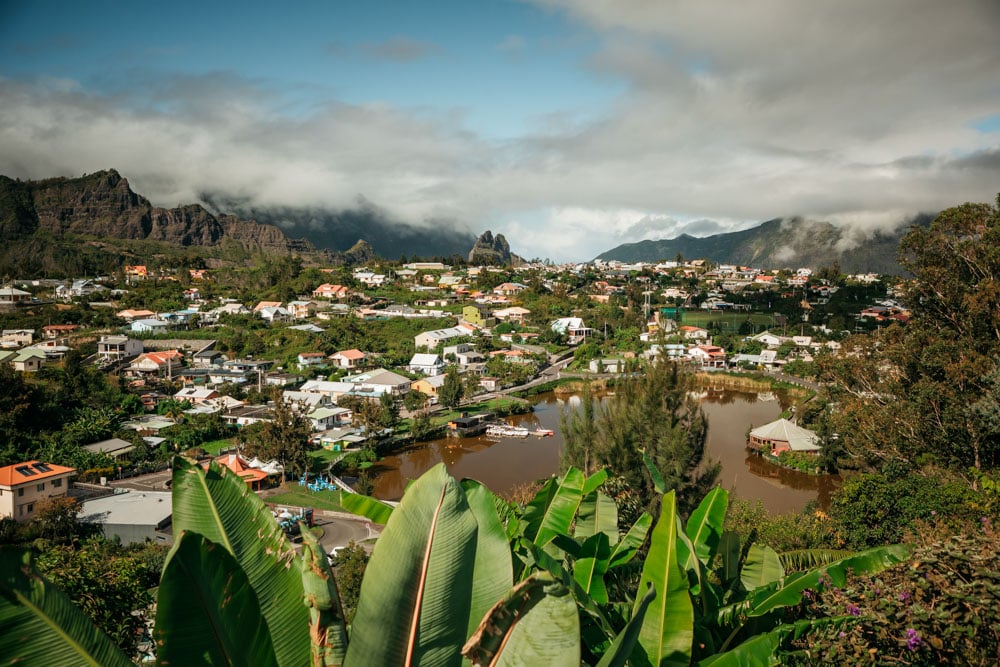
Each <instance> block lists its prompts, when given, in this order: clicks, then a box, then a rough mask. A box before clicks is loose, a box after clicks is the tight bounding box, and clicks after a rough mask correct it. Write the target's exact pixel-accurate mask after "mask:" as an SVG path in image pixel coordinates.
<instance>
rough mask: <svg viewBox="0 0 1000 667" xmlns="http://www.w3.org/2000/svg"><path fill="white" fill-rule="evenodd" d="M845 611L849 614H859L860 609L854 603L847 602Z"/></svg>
mask: <svg viewBox="0 0 1000 667" xmlns="http://www.w3.org/2000/svg"><path fill="white" fill-rule="evenodd" d="M847 613H848V614H850V615H851V616H860V615H861V610H860V609H859V608H858V606H857V605H856V604H849V605H847Z"/></svg>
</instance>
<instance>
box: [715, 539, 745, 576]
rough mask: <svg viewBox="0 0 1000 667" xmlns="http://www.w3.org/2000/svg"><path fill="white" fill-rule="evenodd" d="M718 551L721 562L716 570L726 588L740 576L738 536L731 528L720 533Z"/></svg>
mask: <svg viewBox="0 0 1000 667" xmlns="http://www.w3.org/2000/svg"><path fill="white" fill-rule="evenodd" d="M718 552H719V555H720V556H721V558H720V561H721V562H720V565H719V569H718V570H717V571H716V572H717V573H718V575H719V580H720V581H721V582H722V586H723V588H727V589H728V588H729V587H730V585H731V584H733V582H735V581H736V579H737V578H738V577H739V576H740V536H739V535H738V534H737V533H735V532H733V531H731V530H727V531H725V532H724V533H722V539H720V540H719V549H718Z"/></svg>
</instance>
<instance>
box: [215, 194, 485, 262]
mask: <svg viewBox="0 0 1000 667" xmlns="http://www.w3.org/2000/svg"><path fill="white" fill-rule="evenodd" d="M200 199H201V200H202V202H203V203H204V204H205V206H206V208H208V209H209V210H212V211H215V212H217V213H219V214H231V215H235V216H237V217H239V218H242V219H246V220H255V221H256V222H259V223H262V224H266V225H273V226H275V227H277V228H278V229H280V230H281V231H282V232H284V233H285V235H286V236H289V237H292V238H304V239H306V240H308V241H309V242H310V243H312V244H313V245H314V246H316V247H317V248H321V249H325V250H334V251H338V250H347V249H348V248H351V247H352V246H353V245H354V244H355V243H356V242H357V241H358V240H359V239H362V240H364V241H367V242H368V243H369V244H370V245H371V246H372V248H374V250H375V253H376V254H378V255H379V256H380V257H384V258H386V259H397V258H399V257H403V256H405V257H414V256H419V257H450V256H452V255H460V256H462V257H464V256H465V255H467V254H468V252H469V248H471V247H472V246H473V244H474V243H475V242H476V235H475V234H473V233H472V232H470V231H468V230H463V229H460V228H458V227H457V226H456V225H455V223H452V222H445V221H440V222H433V223H431V224H428V225H415V224H410V223H406V222H401V221H398V220H392V219H390V218H389V217H388V216H386V215H385V214H384V213H383V212H382V211H380V210H379V209H378V208H377V207H375V206H372V205H370V204H367V203H366V202H361V203H360V204H359V206H358V207H357V208H354V209H343V210H331V209H327V208H319V207H293V206H261V205H256V204H254V203H253V202H252V201H251V200H250V199H248V198H242V199H241V198H235V197H227V196H225V195H220V194H216V193H202V194H201V196H200Z"/></svg>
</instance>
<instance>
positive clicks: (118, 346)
mask: <svg viewBox="0 0 1000 667" xmlns="http://www.w3.org/2000/svg"><path fill="white" fill-rule="evenodd" d="M138 354H142V341H141V340H135V339H133V338H129V337H128V336H101V339H100V340H99V341H97V356H98V357H100V358H101V359H103V360H104V361H106V362H107V361H120V360H122V359H127V358H129V357H134V356H136V355H138Z"/></svg>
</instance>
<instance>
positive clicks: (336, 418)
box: [306, 407, 353, 431]
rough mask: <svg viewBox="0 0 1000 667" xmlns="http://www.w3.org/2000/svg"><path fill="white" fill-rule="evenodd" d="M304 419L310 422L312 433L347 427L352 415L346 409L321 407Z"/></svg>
mask: <svg viewBox="0 0 1000 667" xmlns="http://www.w3.org/2000/svg"><path fill="white" fill-rule="evenodd" d="M306 417H308V418H309V421H311V422H312V425H313V430H314V431H329V430H330V429H332V428H338V427H342V426H347V425H349V424H350V423H351V419H352V418H353V413H352V412H351V411H350V410H348V409H347V408H341V407H322V408H316V409H315V410H313V411H312V412H310V413H308V414H307V415H306Z"/></svg>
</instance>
